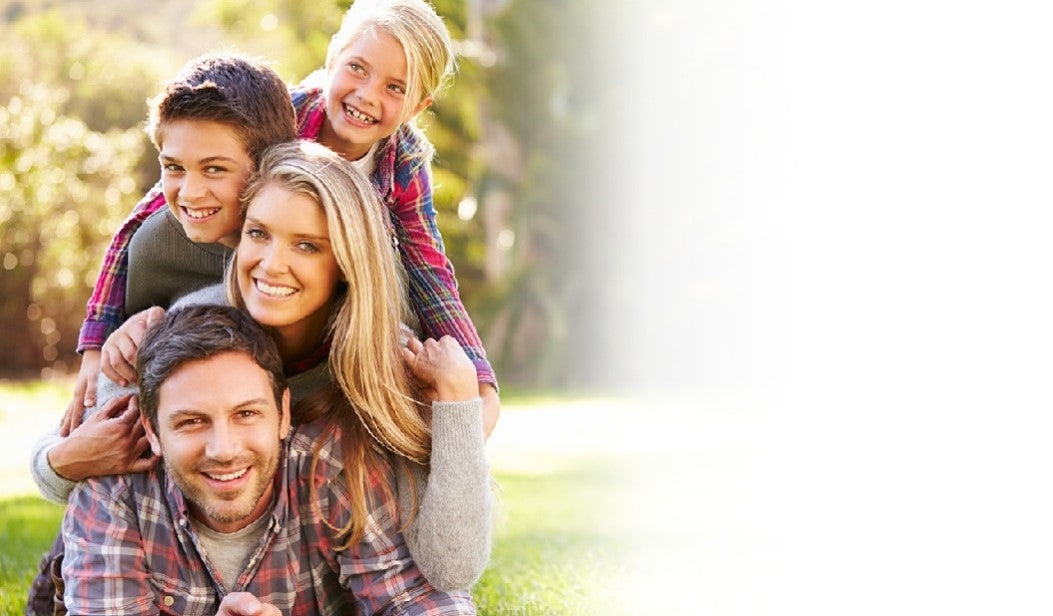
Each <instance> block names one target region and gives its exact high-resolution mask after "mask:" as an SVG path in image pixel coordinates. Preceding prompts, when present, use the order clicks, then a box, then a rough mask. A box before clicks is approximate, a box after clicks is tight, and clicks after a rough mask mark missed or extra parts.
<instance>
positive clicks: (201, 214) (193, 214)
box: [183, 207, 219, 218]
mask: <svg viewBox="0 0 1053 616" xmlns="http://www.w3.org/2000/svg"><path fill="white" fill-rule="evenodd" d="M183 211H184V212H186V215H187V216H189V217H190V218H208V217H209V216H211V215H213V214H215V213H216V212H218V211H219V208H218V207H217V208H216V209H214V210H192V209H190V208H183Z"/></svg>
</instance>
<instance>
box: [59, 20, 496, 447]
mask: <svg viewBox="0 0 1053 616" xmlns="http://www.w3.org/2000/svg"><path fill="white" fill-rule="evenodd" d="M452 68H453V52H452V44H451V42H450V37H449V33H448V32H447V30H446V27H445V26H444V25H443V23H442V20H441V19H440V18H439V17H438V15H436V14H435V11H434V9H432V7H431V6H430V5H428V4H427V3H425V2H424V1H423V0H357V1H356V2H355V3H354V4H353V5H352V6H351V8H350V9H349V10H348V12H347V14H346V15H345V16H344V20H343V23H342V25H341V27H340V30H339V32H337V33H336V34H335V35H334V36H333V37H332V40H331V42H330V45H329V50H328V54H327V57H326V66H325V70H324V78H325V84H324V87H311V86H309V85H303V86H300V87H297V88H294V89H293V90H292V92H291V95H292V101H293V106H294V108H295V110H296V115H297V130H298V133H299V136H300V137H301V138H304V139H311V140H314V141H318V142H320V143H322V144H323V145H325V146H327V147H329V148H330V149H332V150H333V151H335V152H337V153H338V154H340V155H341V156H342V157H343V158H344V159H346V160H350V161H356V162H357V163H358V164H359V165H362V166H363V167H364V171H365V172H366V173H367V175H369V176H370V179H371V181H372V183H373V186H374V188H375V189H376V191H377V192H378V194H379V195H380V197H381V200H382V201H383V203H384V204H385V205H386V206H387V209H388V211H389V214H390V222H391V226H392V231H393V236H392V241H393V243H397V245H398V252H399V256H400V258H401V261H402V265H403V267H404V269H405V271H406V273H407V275H408V281H409V285H408V293H409V300H410V305H411V307H412V310H413V313H414V314H415V316H416V317H417V320H418V321H419V323H420V326H421V328H422V330H423V334H424V335H425V336H428V337H432V338H436V339H438V338H441V337H442V336H444V335H449V336H452V337H453V338H454V339H456V340H457V341H458V342H459V343H460V344H461V346H462V347H463V348H464V350H465V352H466V353H467V354H468V356H469V357H470V358H471V359H472V362H473V363H474V364H475V366H476V371H477V378H478V382H479V394H480V395H481V396H482V398H483V401H484V408H485V417H486V420H485V422H484V424H485V425H484V428H485V431H486V434H489V432H490V431H491V430H492V429H493V426H494V424H495V423H496V421H497V416H498V414H499V408H500V401H499V399H498V397H497V391H496V379H495V377H494V373H493V370H492V368H491V367H490V364H489V362H487V360H486V353H485V351H484V350H483V347H482V343H481V342H480V340H479V336H478V334H477V332H476V330H475V326H474V325H473V324H472V322H471V320H470V319H469V318H468V314H467V312H466V311H465V309H464V306H463V305H462V304H461V300H460V297H459V295H458V293H457V284H456V280H455V278H454V273H453V267H452V265H451V264H450V262H449V260H448V259H447V258H446V255H445V253H444V249H443V244H442V238H441V236H440V235H439V231H438V227H437V225H436V222H435V208H434V206H433V203H432V194H431V172H430V169H429V164H430V158H431V154H432V148H431V145H430V144H429V143H428V141H427V139H426V138H425V137H424V136H423V135H422V134H421V133H420V131H419V130H417V129H416V128H415V127H414V125H413V119H414V118H415V117H416V116H417V115H418V114H419V113H420V112H421V111H423V110H424V109H426V108H427V106H428V105H429V104H431V101H432V97H433V96H434V95H435V93H436V91H437V90H438V89H439V88H440V86H441V85H442V84H443V81H444V80H445V79H446V78H447V76H448V75H449V74H450V73H451V71H452ZM313 82H314V79H312V78H308V80H305V84H308V83H313ZM162 205H163V203H162ZM140 206H141V207H138V208H137V210H136V212H135V213H133V218H134V217H136V216H140V217H141V216H142V213H143V211H144V208H149V207H154V209H156V208H157V207H159V206H157V205H153V204H145V205H144V204H140ZM133 218H130V219H129V221H128V222H126V223H125V227H124V228H122V232H121V233H122V234H123V236H118V237H117V238H115V240H114V244H113V245H111V248H110V251H109V253H108V257H107V261H108V262H112V263H114V264H115V265H114V267H113V268H110V269H107V270H104V271H103V272H102V273H101V274H100V277H99V280H98V282H97V283H96V287H95V293H94V294H93V296H92V301H91V302H89V305H88V319H87V320H86V322H85V324H84V327H83V328H82V330H81V332H82V335H81V340H80V349H81V350H82V351H83V350H85V349H88V350H90V349H98V348H100V347H101V346H102V343H103V341H104V340H105V336H106V335H108V334H109V332H111V331H113V329H115V328H116V327H117V326H118V325H120V324H121V322H123V320H124V317H125V313H124V307H123V300H124V295H123V294H124V289H123V286H122V285H121V284H120V281H121V280H123V277H122V276H123V272H124V271H126V269H127V264H126V261H125V262H124V265H123V267H124V269H123V270H122V269H121V268H122V261H121V256H122V255H123V254H125V253H126V251H127V241H128V240H127V237H128V236H130V235H131V233H133V232H134V227H135V226H136V225H137V224H141V223H135V222H134V221H133ZM129 227H131V228H130V229H129ZM122 237H123V238H124V239H122ZM110 254H112V255H114V256H113V257H111V256H109V255H110ZM115 281H117V282H116V283H115ZM114 344H116V343H114ZM98 357H99V356H98V353H97V352H96V353H91V352H85V357H84V360H83V363H82V369H81V374H80V377H79V379H78V385H77V389H76V390H75V393H74V398H75V399H74V403H73V405H72V407H73V408H72V409H71V413H70V416H71V419H72V421H71V422H67V425H74V424H76V419H75V416H76V415H77V414H78V411H77V407H78V406H79V405H80V403H81V402H84V403H85V404H87V403H88V402H91V403H93V402H94V398H93V392H91V391H90V385H89V384H90V383H91V382H93V381H92V379H93V377H94V374H95V373H96V371H97V370H98V362H99V360H98ZM104 369H107V370H109V367H108V366H107V367H104ZM109 376H111V378H114V377H117V376H119V375H118V374H117V373H116V372H110V373H109Z"/></svg>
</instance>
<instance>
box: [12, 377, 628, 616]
mask: <svg viewBox="0 0 1053 616" xmlns="http://www.w3.org/2000/svg"><path fill="white" fill-rule="evenodd" d="M66 392H68V389H67V388H66V387H65V386H61V385H60V386H53V385H52V386H41V385H32V386H24V385H18V386H13V385H11V384H7V385H0V435H3V437H2V438H6V439H8V440H10V441H11V444H12V445H14V444H16V443H17V444H18V445H19V446H18V447H15V449H16V450H18V451H23V450H25V451H28V448H29V447H31V445H32V440H33V438H34V437H35V433H33V432H29V430H42V429H44V427H46V426H47V425H51V424H52V423H53V421H56V420H57V418H58V417H59V415H61V410H62V408H63V407H64V404H65V402H64V397H65V396H66V395H68V393H66ZM520 400H526V401H525V402H521V401H520ZM597 405H599V407H602V406H603V403H596V402H583V401H581V400H575V401H573V402H567V401H563V402H560V400H559V399H558V398H551V397H544V398H538V397H533V398H530V399H526V398H517V397H509V398H506V399H505V401H504V403H503V406H504V410H503V413H502V417H501V422H500V423H499V424H498V429H497V431H496V432H495V434H494V437H493V438H491V440H490V442H489V443H488V444H487V451H488V455H489V457H490V459H491V465H492V468H493V470H494V476H495V478H496V479H497V482H498V484H499V490H500V491H499V497H498V498H499V519H498V523H497V524H498V526H497V531H496V534H495V542H494V549H493V555H492V557H491V561H490V565H489V566H488V568H487V570H486V572H485V573H484V575H483V578H482V580H480V582H479V583H478V584H477V585H476V586H475V587H474V588H473V591H472V594H473V596H474V597H475V601H476V605H477V606H478V608H479V613H480V614H491V615H506V614H507V615H523V616H527V615H535V614H537V615H540V614H575V615H576V614H601V613H602V614H610V613H625V608H624V607H621V608H619V605H618V604H617V603H615V600H614V597H616V596H617V595H619V594H621V595H624V594H625V593H624V591H622V592H618V590H617V589H618V586H619V580H620V578H621V577H622V575H623V573H624V572H623V571H622V570H621V568H620V563H621V562H623V558H622V557H621V556H622V554H621V552H622V550H623V548H622V547H621V539H622V537H623V536H624V531H625V528H624V527H622V526H621V523H620V522H619V520H618V518H617V516H612V515H611V512H615V511H619V510H620V509H621V508H620V507H619V502H620V501H621V497H620V493H621V488H620V482H619V481H618V477H619V476H620V473H619V472H618V471H616V469H617V466H618V465H616V464H613V458H612V456H611V453H610V451H605V450H603V448H602V447H601V448H595V449H596V450H595V451H589V450H590V447H589V445H590V443H589V442H588V441H585V442H582V441H580V439H577V438H576V437H575V435H578V436H581V435H584V434H586V433H594V432H595V431H594V430H593V431H587V430H584V429H580V426H582V425H589V424H591V423H592V422H593V421H594V417H593V415H594V414H595V413H597V412H599V411H598V407H597ZM30 409H34V410H35V411H34V412H30ZM41 416H44V418H42V417H41ZM545 434H550V435H557V434H558V435H559V436H558V437H557V438H544V437H543V436H541V435H545ZM593 444H595V443H593ZM0 451H10V450H9V449H8V450H4V449H0ZM24 460H25V456H23V457H22V458H21V459H12V456H6V455H0V472H3V473H5V474H3V475H0V477H4V480H3V482H0V546H2V547H0V614H21V613H22V610H23V609H24V606H25V600H26V591H27V589H28V587H29V583H30V581H31V579H32V577H33V575H34V574H35V572H36V566H37V563H38V561H39V559H40V555H41V554H42V553H43V552H44V551H46V550H47V549H48V548H49V547H50V545H51V541H52V540H53V538H54V533H55V532H57V529H58V526H59V523H60V521H61V517H62V508H61V507H57V506H54V505H51V504H49V503H46V502H44V501H43V500H41V499H40V498H38V497H36V496H25V495H24V494H26V492H25V489H24V488H25V486H26V485H31V483H28V480H27V478H26V477H24V476H23V477H19V475H21V474H23V473H25V474H27V473H28V470H25V465H24ZM5 469H6V470H5Z"/></svg>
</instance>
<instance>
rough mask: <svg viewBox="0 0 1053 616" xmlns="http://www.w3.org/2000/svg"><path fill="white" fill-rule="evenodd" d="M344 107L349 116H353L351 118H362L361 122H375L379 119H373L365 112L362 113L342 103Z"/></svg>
mask: <svg viewBox="0 0 1053 616" xmlns="http://www.w3.org/2000/svg"><path fill="white" fill-rule="evenodd" d="M344 109H346V110H347V113H348V114H349V115H350V116H351V117H353V118H355V119H357V120H362V121H363V122H368V123H370V124H376V123H377V122H379V121H380V120H377V119H374V118H371V117H369V116H367V115H366V114H364V113H362V112H361V111H359V110H357V109H355V108H354V107H352V106H351V105H344Z"/></svg>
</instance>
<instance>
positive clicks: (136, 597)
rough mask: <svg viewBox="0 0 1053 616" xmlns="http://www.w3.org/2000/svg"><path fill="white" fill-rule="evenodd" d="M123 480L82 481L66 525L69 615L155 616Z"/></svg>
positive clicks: (65, 574)
mask: <svg viewBox="0 0 1053 616" xmlns="http://www.w3.org/2000/svg"><path fill="white" fill-rule="evenodd" d="M129 500H130V498H129V497H128V486H127V483H125V481H124V480H123V479H121V478H116V477H113V478H106V479H104V480H101V481H95V480H90V481H86V482H81V483H80V484H78V485H77V487H76V488H74V490H73V494H71V495H70V500H69V506H68V507H67V509H66V517H65V518H64V519H63V522H62V536H63V539H64V540H65V550H66V551H65V556H64V557H63V559H62V579H63V581H64V582H65V592H64V596H63V599H64V601H65V604H66V609H67V610H69V613H70V614H157V613H158V607H157V600H156V595H155V593H154V591H153V588H152V586H151V585H150V582H149V580H148V579H147V578H148V576H149V573H147V571H146V558H145V554H144V552H143V539H142V536H141V535H140V533H139V526H138V523H137V520H136V513H135V511H134V510H133V508H132V507H131V506H130V505H129V502H128V501H129Z"/></svg>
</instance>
